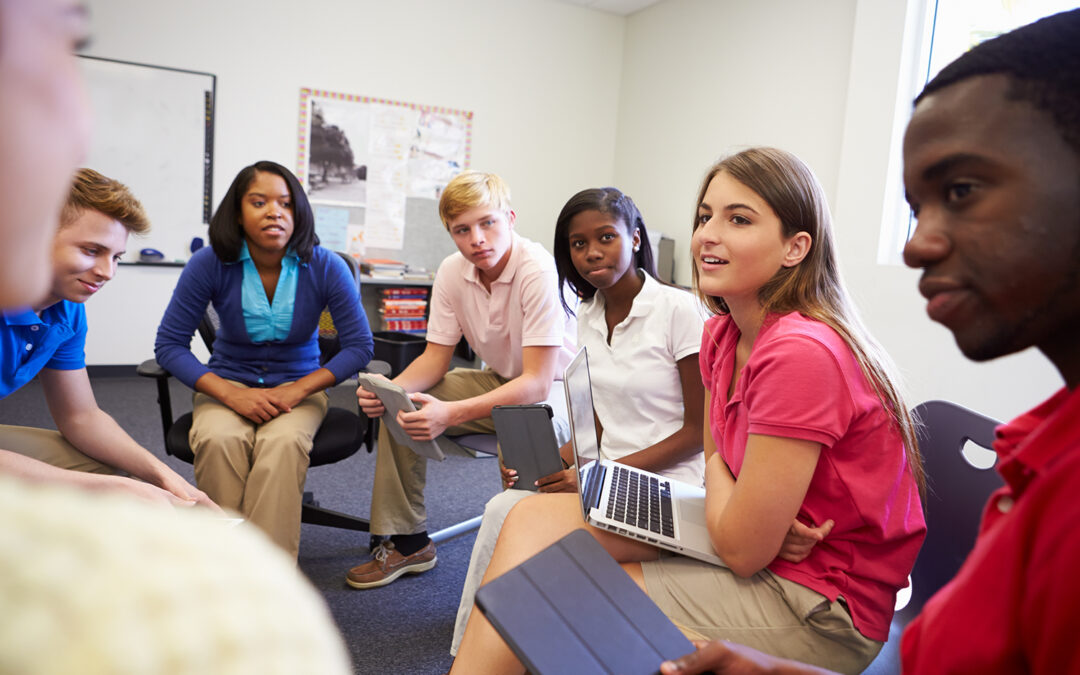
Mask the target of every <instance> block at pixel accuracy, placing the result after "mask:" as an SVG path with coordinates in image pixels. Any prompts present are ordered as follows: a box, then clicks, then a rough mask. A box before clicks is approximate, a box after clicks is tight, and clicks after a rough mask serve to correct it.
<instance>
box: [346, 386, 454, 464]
mask: <svg viewBox="0 0 1080 675" xmlns="http://www.w3.org/2000/svg"><path fill="white" fill-rule="evenodd" d="M357 379H358V380H359V382H360V386H361V387H363V388H364V389H367V390H368V391H370V392H372V393H373V394H375V395H376V396H378V397H379V400H380V401H382V404H383V407H385V408H386V412H384V413H383V415H382V418H381V419H382V423H383V424H385V425H386V428H387V429H389V430H390V434H391V435H392V436H393V437H394V440H396V441H397V442H399V443H403V444H405V445H407V446H409V447H410V448H412V451H413V452H415V453H416V454H418V455H421V456H423V457H427V458H428V459H437V460H439V461H442V460H444V459H446V455H445V454H443V451H442V448H440V447H439V445H438V443H436V442H435V441H418V440H416V439H414V438H412V437H411V436H409V434H407V433H405V430H404V429H402V428H401V425H400V424H398V421H397V414H398V412H399V411H401V410H404V411H405V412H414V411H416V406H415V405H413V402H412V401H411V400H410V399H409V394H408V393H406V391H405V390H404V389H402V388H401V387H399V386H398V385H396V384H394V383H393V382H391V381H390V380H387V379H386V378H383V377H377V376H375V375H369V374H367V373H360V374H359V375H357Z"/></svg>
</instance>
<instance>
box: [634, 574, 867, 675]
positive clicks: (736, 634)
mask: <svg viewBox="0 0 1080 675" xmlns="http://www.w3.org/2000/svg"><path fill="white" fill-rule="evenodd" d="M641 572H642V576H644V577H645V591H646V593H648V594H649V597H650V598H652V600H653V602H655V603H656V604H657V606H659V607H660V609H661V610H662V611H663V612H664V614H666V615H667V617H668V618H669V619H671V620H672V621H673V622H674V623H675V625H676V626H678V627H679V628H680V629H681V630H682V632H683V633H684V634H685V635H686V636H687V637H688V638H690V639H691V640H716V639H724V640H730V641H732V642H738V643H740V644H744V645H747V646H749V647H753V648H754V649H757V650H759V651H763V652H765V653H767V654H773V655H775V656H780V657H782V658H787V659H794V660H796V661H801V662H803V663H809V664H813V665H815V666H819V667H822V668H827V669H829V670H834V671H837V672H840V673H861V672H862V671H863V669H865V668H866V666H868V665H869V664H870V662H871V661H873V660H874V657H875V656H877V654H878V652H879V651H880V650H881V646H882V643H881V642H878V641H877V640H872V639H870V638H868V637H866V636H864V635H862V634H861V633H859V631H858V630H856V629H855V627H854V625H853V624H852V621H851V615H850V614H849V613H848V611H847V608H846V606H845V605H844V604H843V602H842V601H840V600H838V601H837V602H829V600H828V599H827V598H826V597H825V596H823V595H821V594H820V593H818V592H817V591H814V590H811V589H809V588H807V587H806V586H803V585H801V584H797V583H795V582H794V581H789V580H787V579H785V578H783V577H781V576H778V575H776V574H773V573H772V572H770V571H769V570H762V571H761V572H758V573H757V574H755V575H754V576H752V577H749V578H742V577H738V576H736V575H735V574H734V573H733V572H732V571H731V570H729V569H728V568H726V567H717V566H715V565H710V564H708V563H704V562H701V561H700V560H693V559H691V558H685V557H683V556H679V555H672V554H667V553H663V554H661V557H660V559H659V560H653V561H649V562H643V563H641Z"/></svg>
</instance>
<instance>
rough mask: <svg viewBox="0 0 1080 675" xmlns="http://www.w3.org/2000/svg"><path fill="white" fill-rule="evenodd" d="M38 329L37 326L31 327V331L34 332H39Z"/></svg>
mask: <svg viewBox="0 0 1080 675" xmlns="http://www.w3.org/2000/svg"><path fill="white" fill-rule="evenodd" d="M37 329H38V326H37V325H33V326H30V330H32V331H34V332H37Z"/></svg>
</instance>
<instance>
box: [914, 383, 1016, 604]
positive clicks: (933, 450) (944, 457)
mask: <svg viewBox="0 0 1080 675" xmlns="http://www.w3.org/2000/svg"><path fill="white" fill-rule="evenodd" d="M912 415H913V416H914V417H915V418H916V420H917V423H918V424H919V428H918V437H919V449H920V450H921V452H922V456H923V462H924V466H925V467H926V480H927V495H926V526H927V532H926V541H925V542H924V543H923V547H922V550H921V551H920V552H919V558H918V560H917V561H916V562H915V569H914V570H912V572H911V601H910V602H909V603H908V605H907V607H905V609H904V611H903V614H904V615H905V616H908V617H910V616H914V614H916V613H918V611H919V610H920V609H921V608H922V606H923V603H925V602H926V600H928V599H929V598H930V596H931V595H933V594H934V593H936V592H937V591H938V590H939V589H940V588H941V587H942V586H944V585H945V584H946V583H947V582H948V581H949V580H950V579H952V578H953V577H954V576H955V575H956V573H957V572H958V571H959V569H960V565H961V564H962V563H963V562H964V559H965V558H966V557H967V555H968V553H970V552H971V549H972V548H973V547H974V545H975V537H976V535H977V534H978V529H979V522H980V521H981V519H982V511H983V507H984V505H985V504H986V501H987V499H988V498H989V496H990V494H991V493H992V492H993V491H994V490H996V489H997V488H999V487H1001V486H1002V485H1003V481H1002V480H1001V476H999V475H998V473H997V472H996V471H994V469H993V466H989V467H987V468H979V467H977V466H975V465H973V464H971V463H970V462H969V461H968V460H967V459H966V458H965V457H964V454H963V452H962V450H963V449H964V446H965V444H966V443H967V441H971V442H973V443H975V444H977V445H979V446H982V447H984V448H990V447H991V444H992V443H993V441H994V428H995V427H996V426H998V424H999V422H998V421H997V420H994V419H992V418H990V417H986V416H985V415H980V414H979V413H976V412H973V411H971V410H968V409H967V408H964V407H963V406H959V405H956V404H955V403H949V402H948V401H927V402H926V403H922V404H920V405H918V406H916V407H915V409H914V410H912Z"/></svg>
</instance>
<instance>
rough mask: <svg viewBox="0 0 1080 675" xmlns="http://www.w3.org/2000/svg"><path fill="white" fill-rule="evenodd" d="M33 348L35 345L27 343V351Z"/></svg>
mask: <svg viewBox="0 0 1080 675" xmlns="http://www.w3.org/2000/svg"><path fill="white" fill-rule="evenodd" d="M33 348H34V345H32V344H30V343H29V342H27V343H26V351H30V350H31V349H33Z"/></svg>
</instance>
